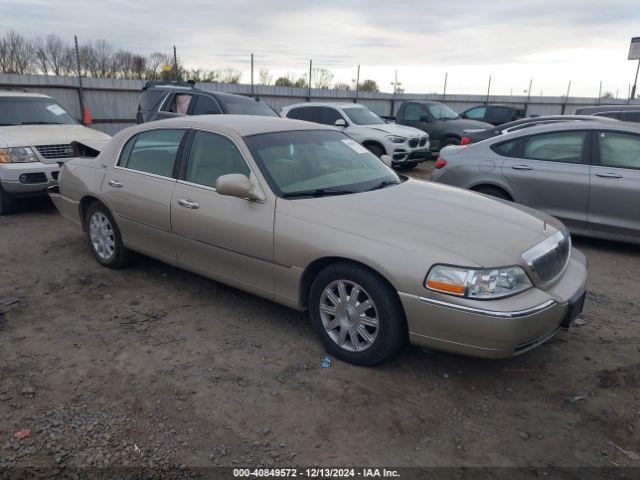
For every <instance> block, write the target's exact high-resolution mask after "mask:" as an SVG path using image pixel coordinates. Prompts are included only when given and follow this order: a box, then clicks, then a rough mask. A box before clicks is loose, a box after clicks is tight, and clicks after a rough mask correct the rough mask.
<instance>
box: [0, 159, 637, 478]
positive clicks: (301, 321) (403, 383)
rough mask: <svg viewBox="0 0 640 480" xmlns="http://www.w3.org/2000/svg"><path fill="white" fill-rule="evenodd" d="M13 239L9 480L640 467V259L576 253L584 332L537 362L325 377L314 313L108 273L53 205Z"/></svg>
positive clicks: (561, 340) (177, 278) (4, 327)
mask: <svg viewBox="0 0 640 480" xmlns="http://www.w3.org/2000/svg"><path fill="white" fill-rule="evenodd" d="M432 164H433V162H429V163H428V164H427V165H424V166H421V167H420V168H418V169H416V170H415V171H414V172H411V174H412V175H414V176H417V177H421V178H427V177H428V176H429V172H430V168H432ZM425 208H429V206H428V205H425ZM0 240H1V244H2V246H3V247H4V248H2V250H1V251H0V265H1V266H2V274H1V275H2V276H1V277H0V278H1V279H2V281H1V282H0V311H5V312H6V313H4V314H0V472H1V469H2V468H6V467H38V468H44V469H59V468H64V467H87V466H97V467H108V466H141V467H154V468H164V469H170V470H172V471H173V472H174V474H178V475H180V473H181V472H182V473H183V474H184V476H188V471H189V470H190V469H192V468H193V467H202V466H215V465H223V466H244V465H259V466H269V465H276V466H291V465H299V466H300V465H324V466H340V465H371V464H377V465H395V466H427V465H428V466H458V467H462V466H465V467H471V466H478V465H483V466H518V467H527V468H531V469H533V470H532V471H535V472H538V470H539V469H545V468H547V467H549V466H567V467H590V466H598V467H615V466H629V467H634V466H635V467H640V459H639V458H638V456H637V455H639V454H640V407H639V405H640V402H639V400H640V388H639V387H640V333H639V328H638V327H639V324H640V323H639V319H640V299H639V296H638V285H639V284H640V247H637V246H630V245H625V244H617V243H611V242H604V241H595V240H587V239H580V238H577V239H575V245H576V246H577V248H580V249H581V250H582V251H583V252H585V254H586V255H587V256H588V258H589V262H590V273H589V285H588V288H589V295H588V297H587V302H586V306H585V313H584V315H583V317H582V319H583V320H584V324H583V325H580V326H575V327H574V328H573V329H572V330H570V331H569V332H567V333H564V334H561V335H560V336H558V337H556V338H555V339H553V340H552V341H550V342H548V343H547V344H545V345H544V346H542V347H540V348H538V349H536V350H534V351H532V352H529V353H527V354H525V355H523V356H520V357H517V358H514V359H510V360H504V361H487V360H478V359H473V358H467V357H462V356H456V355H449V354H445V353H439V352H433V351H422V350H419V349H417V348H407V349H406V350H405V351H404V352H402V354H401V355H400V356H399V357H398V358H397V359H395V360H393V361H391V362H389V363H387V364H384V365H382V366H380V367H377V368H358V367H354V366H351V365H348V364H345V363H341V362H339V361H337V360H333V362H332V363H331V365H330V366H329V368H324V369H321V368H319V366H320V363H321V361H322V359H323V357H324V351H323V349H322V347H321V345H320V343H319V342H318V341H317V340H316V338H315V336H314V334H313V332H312V330H311V328H310V325H309V322H308V319H307V316H306V314H303V313H299V312H295V311H292V310H288V309H286V308H284V307H281V306H279V305H276V304H274V303H270V302H268V301H266V300H262V299H260V298H257V297H254V296H252V295H249V294H246V293H243V292H241V291H238V290H235V289H233V288H229V287H226V286H224V285H221V284H219V283H216V282H213V281H209V280H206V279H204V278H202V277H199V276H196V275H193V274H190V273H187V272H183V271H180V270H177V269H175V268H172V267H169V266H167V265H164V264H162V263H159V262H157V261H154V260H151V259H148V258H139V259H138V260H137V261H136V262H135V263H134V264H133V265H131V266H130V267H128V268H127V269H125V270H121V271H112V270H108V269H105V268H102V267H100V266H99V265H98V264H97V263H96V262H95V261H94V259H93V258H92V256H91V254H90V253H89V251H88V249H87V247H86V245H85V243H84V239H83V237H82V236H81V234H80V232H79V231H78V230H77V229H76V228H75V227H74V226H73V225H72V224H71V223H69V222H68V221H66V220H64V219H63V218H62V217H60V216H59V215H58V213H57V212H56V211H55V209H54V208H53V207H52V206H51V205H50V204H49V203H48V200H42V201H32V202H29V203H27V204H25V206H24V208H23V209H22V210H21V211H20V212H19V213H17V214H15V215H12V216H8V217H0ZM16 434H17V435H18V436H23V437H24V438H22V439H18V438H15V435H16ZM54 471H55V470H54ZM536 474H537V473H536ZM0 477H1V475H0Z"/></svg>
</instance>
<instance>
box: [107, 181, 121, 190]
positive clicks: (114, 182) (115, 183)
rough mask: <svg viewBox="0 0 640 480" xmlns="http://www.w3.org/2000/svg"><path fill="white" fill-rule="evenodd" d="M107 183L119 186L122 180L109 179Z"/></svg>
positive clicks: (115, 186)
mask: <svg viewBox="0 0 640 480" xmlns="http://www.w3.org/2000/svg"><path fill="white" fill-rule="evenodd" d="M109 185H111V186H112V187H114V188H121V187H122V182H119V181H118V180H109Z"/></svg>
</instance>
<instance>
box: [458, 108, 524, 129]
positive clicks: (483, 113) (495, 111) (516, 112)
mask: <svg viewBox="0 0 640 480" xmlns="http://www.w3.org/2000/svg"><path fill="white" fill-rule="evenodd" d="M460 116H461V117H462V118H466V119H468V120H479V121H481V122H487V123H490V124H491V125H502V124H503V123H507V122H513V121H514V120H519V119H521V118H524V116H525V115H524V107H523V106H522V107H516V106H513V105H491V104H489V105H478V106H477V107H471V108H469V109H467V110H465V111H464V112H462V113H461V114H460Z"/></svg>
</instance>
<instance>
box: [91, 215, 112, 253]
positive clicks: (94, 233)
mask: <svg viewBox="0 0 640 480" xmlns="http://www.w3.org/2000/svg"><path fill="white" fill-rule="evenodd" d="M89 236H90V237H91V245H92V246H93V250H94V251H95V252H96V254H97V255H98V256H99V257H100V258H101V259H103V260H110V259H111V257H113V253H114V250H115V243H116V240H115V233H114V231H113V227H112V226H111V222H110V221H109V219H108V218H107V216H106V215H105V214H104V213H102V212H95V213H94V214H93V215H91V218H90V219H89Z"/></svg>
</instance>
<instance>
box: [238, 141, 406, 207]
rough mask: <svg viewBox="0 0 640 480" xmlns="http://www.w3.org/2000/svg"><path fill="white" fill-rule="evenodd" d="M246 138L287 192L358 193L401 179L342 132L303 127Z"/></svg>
mask: <svg viewBox="0 0 640 480" xmlns="http://www.w3.org/2000/svg"><path fill="white" fill-rule="evenodd" d="M245 140H246V142H247V145H248V146H249V148H250V149H251V153H252V154H253V156H254V158H255V159H256V160H257V161H258V163H259V164H260V165H261V168H262V170H263V173H264V174H265V176H266V177H267V178H269V179H270V182H271V184H272V186H274V187H275V190H276V193H278V194H279V195H280V196H282V197H296V196H323V195H337V194H346V193H358V192H363V191H366V190H372V189H375V188H383V187H386V186H388V185H393V184H396V183H400V181H401V179H400V177H399V176H398V175H397V174H396V173H395V172H394V171H393V170H391V169H390V168H389V167H387V166H386V165H385V164H384V163H382V161H380V159H378V157H376V156H375V155H373V154H372V153H371V152H369V150H367V149H366V148H364V147H363V146H362V145H360V144H359V143H357V142H356V141H354V140H353V139H351V138H349V137H348V136H346V135H345V134H343V133H341V132H335V131H325V130H299V131H293V132H277V133H265V134H261V135H253V136H249V137H246V138H245Z"/></svg>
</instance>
